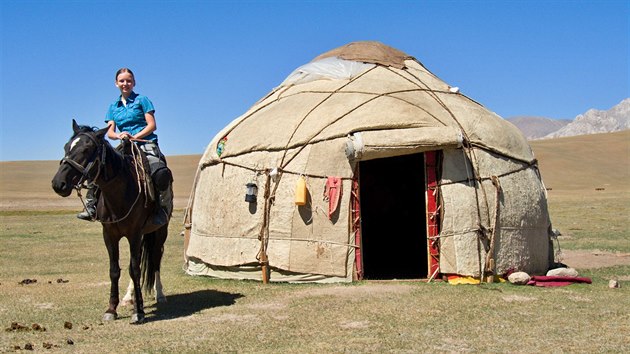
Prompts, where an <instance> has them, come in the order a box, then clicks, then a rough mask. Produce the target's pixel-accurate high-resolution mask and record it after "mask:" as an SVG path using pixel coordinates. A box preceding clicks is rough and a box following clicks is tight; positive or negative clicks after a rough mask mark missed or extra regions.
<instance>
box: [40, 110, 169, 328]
mask: <svg viewBox="0 0 630 354" xmlns="http://www.w3.org/2000/svg"><path fill="white" fill-rule="evenodd" d="M72 129H73V130H74V134H73V135H72V138H70V140H69V141H68V142H67V143H66V145H65V147H64V150H65V157H64V158H63V159H62V160H61V163H60V166H59V170H58V171H57V173H56V174H55V177H54V178H53V180H52V187H53V189H54V190H55V192H56V193H57V194H59V195H60V196H62V197H67V196H69V195H70V193H71V192H72V190H73V189H77V190H80V189H81V188H83V187H84V184H85V183H93V184H95V185H96V186H98V188H99V190H100V197H99V198H98V203H97V206H96V219H97V220H98V221H99V222H101V224H102V225H103V239H104V241H105V246H106V247H107V252H108V254H109V277H110V280H111V290H110V297H109V308H108V309H107V311H106V312H105V315H104V316H103V320H105V321H111V320H115V319H116V318H117V317H118V315H117V313H116V308H117V307H118V304H119V288H118V281H119V279H120V266H119V264H118V261H119V242H120V239H121V238H123V237H126V238H127V240H128V241H129V250H130V264H129V275H130V277H131V283H130V287H129V289H130V292H131V291H132V292H133V296H131V298H132V301H130V302H133V304H134V311H133V315H132V317H131V323H134V324H139V323H143V322H144V320H145V314H144V304H143V300H142V291H141V288H142V287H141V285H143V286H144V289H145V291H146V292H151V289H152V288H153V287H154V286H155V290H156V299H157V301H158V302H164V301H166V297H164V294H163V293H162V286H161V283H160V263H161V261H162V253H163V251H164V242H165V241H166V237H167V235H168V222H167V223H166V225H162V226H154V225H153V224H152V223H151V220H152V216H153V214H154V211H155V210H156V209H155V208H157V205H156V203H155V202H154V201H151V200H150V198H149V197H148V195H149V193H147V187H146V184H144V183H142V181H143V180H145V179H146V178H150V177H148V174H147V173H145V171H144V170H143V169H142V166H140V168H138V165H141V164H139V163H138V160H137V158H139V155H137V156H135V157H134V156H131V155H133V154H127V153H124V152H123V153H122V154H121V153H119V152H118V151H116V150H115V149H114V148H113V147H112V146H111V145H110V144H109V142H107V141H106V140H105V139H104V136H105V133H106V132H107V129H108V128H103V129H100V130H96V128H91V127H87V126H79V125H77V123H76V122H75V121H74V120H73V121H72ZM121 145H122V146H123V151H125V150H126V151H127V152H131V151H134V150H133V148H134V146H133V145H134V143H131V142H129V141H123V143H122V144H121ZM136 150H138V151H139V149H136ZM132 284H133V285H132ZM129 295H131V294H129ZM126 298H127V296H126Z"/></svg>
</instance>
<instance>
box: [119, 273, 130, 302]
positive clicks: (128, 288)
mask: <svg viewBox="0 0 630 354" xmlns="http://www.w3.org/2000/svg"><path fill="white" fill-rule="evenodd" d="M120 304H121V305H122V306H127V305H133V280H131V279H129V286H127V292H126V293H125V296H123V298H122V300H121V301H120Z"/></svg>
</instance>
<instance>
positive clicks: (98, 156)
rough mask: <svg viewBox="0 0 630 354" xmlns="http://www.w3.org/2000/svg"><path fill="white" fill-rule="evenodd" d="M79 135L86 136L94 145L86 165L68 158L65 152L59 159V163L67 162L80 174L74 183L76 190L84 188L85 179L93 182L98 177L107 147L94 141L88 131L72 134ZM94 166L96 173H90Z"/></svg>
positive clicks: (103, 163)
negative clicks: (94, 148)
mask: <svg viewBox="0 0 630 354" xmlns="http://www.w3.org/2000/svg"><path fill="white" fill-rule="evenodd" d="M81 135H83V136H86V137H88V138H89V139H90V140H91V141H92V142H93V143H94V144H95V145H96V150H95V151H94V152H92V156H90V158H89V159H88V163H87V165H86V166H85V167H84V166H83V165H81V164H80V163H78V162H76V161H75V160H73V159H72V158H70V156H68V154H66V156H64V157H63V158H62V159H61V161H59V164H60V165H61V164H64V163H67V164H68V165H70V167H72V168H74V169H75V170H77V171H78V172H79V173H80V174H81V178H80V179H79V182H77V183H76V184H75V185H74V188H75V189H77V190H80V189H82V188H85V187H86V186H85V185H84V183H85V182H86V181H87V182H88V183H89V182H94V181H95V180H96V179H97V178H98V177H99V175H100V174H101V169H102V167H103V166H104V165H105V157H106V153H107V149H105V148H103V144H102V143H99V142H98V141H96V139H95V138H94V137H93V136H92V135H90V134H89V133H78V134H77V135H75V136H74V138H77V137H79V136H81ZM95 167H96V168H97V171H96V174H92V173H91V172H92V170H93V169H94V168H95Z"/></svg>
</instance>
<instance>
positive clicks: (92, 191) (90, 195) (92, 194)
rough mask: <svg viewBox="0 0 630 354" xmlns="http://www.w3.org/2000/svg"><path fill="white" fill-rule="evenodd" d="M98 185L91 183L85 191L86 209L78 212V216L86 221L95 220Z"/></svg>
mask: <svg viewBox="0 0 630 354" xmlns="http://www.w3.org/2000/svg"><path fill="white" fill-rule="evenodd" d="M96 201H97V199H96V186H95V185H93V184H90V185H89V186H88V188H87V193H85V210H83V211H82V212H80V213H78V214H77V218H79V219H81V220H86V221H94V219H95V218H96Z"/></svg>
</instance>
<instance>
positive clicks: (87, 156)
mask: <svg viewBox="0 0 630 354" xmlns="http://www.w3.org/2000/svg"><path fill="white" fill-rule="evenodd" d="M72 130H73V135H72V137H71V138H70V140H68V142H67V143H66V145H65V146H64V152H65V156H64V157H63V159H61V161H60V163H59V169H58V170H57V173H56V174H55V176H54V177H53V179H52V188H53V190H54V191H55V193H57V194H59V195H60V196H62V197H67V196H69V195H70V193H71V192H72V189H73V188H75V187H76V186H80V185H82V184H83V183H84V182H86V181H94V180H95V179H96V178H97V177H98V175H99V173H100V170H101V168H102V166H101V164H102V163H104V158H103V156H102V154H103V152H104V151H105V147H104V146H105V144H107V142H106V141H105V139H104V137H105V133H106V132H107V130H108V128H107V127H105V128H103V129H98V130H97V129H96V128H92V127H89V126H85V125H78V124H77V122H76V121H75V120H74V119H73V120H72Z"/></svg>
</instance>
